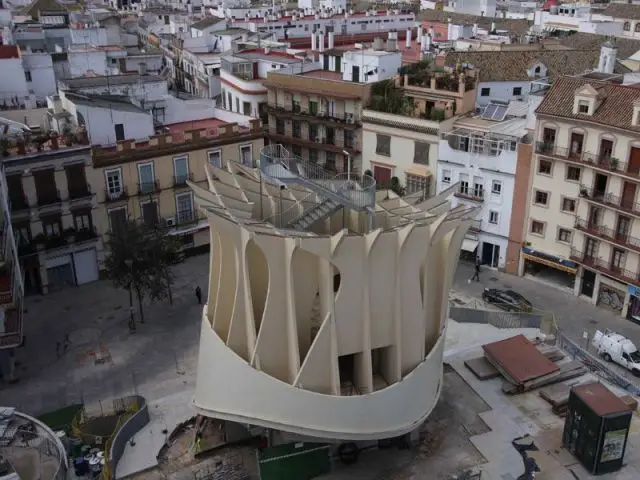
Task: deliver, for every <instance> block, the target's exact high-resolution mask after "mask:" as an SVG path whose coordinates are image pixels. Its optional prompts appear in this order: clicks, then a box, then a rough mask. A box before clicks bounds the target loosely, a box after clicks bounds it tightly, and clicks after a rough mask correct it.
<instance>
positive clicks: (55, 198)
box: [37, 189, 61, 207]
mask: <svg viewBox="0 0 640 480" xmlns="http://www.w3.org/2000/svg"><path fill="white" fill-rule="evenodd" d="M37 195H38V206H39V207H46V206H48V205H55V204H57V203H60V202H61V200H60V191H59V190H57V189H56V190H55V191H51V192H43V193H40V192H37Z"/></svg>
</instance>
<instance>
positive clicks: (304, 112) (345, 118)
mask: <svg viewBox="0 0 640 480" xmlns="http://www.w3.org/2000/svg"><path fill="white" fill-rule="evenodd" d="M267 109H268V111H269V112H270V113H273V114H276V115H277V114H285V115H288V116H296V117H301V118H304V117H306V118H309V119H315V120H319V121H328V122H339V123H343V124H345V125H359V124H360V115H357V114H355V113H346V112H344V113H338V112H336V111H335V110H333V111H332V110H311V109H309V108H306V109H303V108H302V107H301V106H300V105H294V104H288V105H287V104H281V103H278V104H276V105H273V104H269V105H267Z"/></svg>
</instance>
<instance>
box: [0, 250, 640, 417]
mask: <svg viewBox="0 0 640 480" xmlns="http://www.w3.org/2000/svg"><path fill="white" fill-rule="evenodd" d="M472 274H473V266H472V265H469V264H466V263H461V264H460V266H459V268H458V271H457V272H456V278H455V282H454V283H455V285H454V290H455V291H456V293H458V294H462V295H465V296H469V297H471V298H480V296H481V294H482V290H483V288H484V287H485V286H496V287H501V286H503V287H506V286H509V287H512V288H514V289H515V290H517V291H518V292H520V293H521V294H523V295H524V296H525V297H527V298H528V299H529V300H531V301H532V302H533V303H534V305H536V306H538V307H540V308H543V309H545V310H553V311H554V312H555V314H556V319H557V321H558V324H559V325H560V327H561V328H563V329H564V330H565V331H566V332H567V333H568V335H569V336H570V337H571V338H573V339H575V340H580V339H581V338H582V332H583V331H584V330H587V331H589V332H590V333H592V332H593V331H594V330H595V329H596V328H611V329H614V330H616V331H618V332H620V333H622V334H623V335H626V336H628V337H629V338H631V339H632V340H633V341H634V342H635V343H636V344H638V345H640V326H637V325H635V324H633V323H631V322H629V321H627V320H624V319H621V318H619V317H618V316H617V315H615V314H614V313H612V312H610V311H607V310H604V309H601V308H595V307H593V306H592V305H591V304H590V303H588V302H587V301H584V300H583V299H580V298H576V297H574V296H573V295H570V294H567V293H566V292H563V291H561V290H558V289H555V288H553V287H550V286H548V285H544V284H541V283H538V282H535V281H532V280H529V279H526V278H519V277H514V276H511V275H506V274H502V273H500V272H494V271H490V270H484V271H483V272H482V273H481V282H472V283H468V279H469V278H471V276H472ZM196 284H199V285H200V286H201V288H202V291H203V292H206V290H207V288H206V286H207V284H208V256H207V255H202V256H198V257H192V258H189V259H187V260H186V261H185V263H184V264H181V265H179V266H177V267H176V284H175V285H174V288H173V290H174V304H173V305H169V304H168V302H160V303H155V304H150V305H147V306H146V307H145V317H146V322H145V323H144V324H140V323H139V324H138V332H137V333H136V334H133V335H132V334H130V333H129V332H128V329H127V321H128V316H129V308H128V296H127V294H126V292H124V291H118V290H115V289H114V288H113V287H112V286H111V284H110V283H109V282H106V281H101V282H96V283H93V284H89V285H84V286H82V287H78V288H70V289H68V290H65V291H61V292H57V293H55V294H51V295H48V296H32V297H28V298H27V299H26V302H25V303H26V308H27V313H26V314H25V329H26V335H27V342H26V346H25V348H23V349H20V350H19V352H18V354H17V355H18V361H19V362H20V365H19V367H18V368H19V374H20V376H21V380H20V382H19V383H17V384H15V385H2V386H0V405H15V406H17V407H18V408H20V409H22V410H24V411H25V412H27V413H32V414H39V413H42V412H45V411H48V410H52V409H55V408H58V407H61V406H64V405H67V404H70V403H74V402H84V403H86V404H95V403H97V402H98V401H99V400H104V399H109V398H112V397H117V396H121V395H127V394H132V393H134V392H138V393H140V394H142V395H144V396H145V397H146V398H147V399H149V400H154V399H157V398H161V397H164V396H167V395H170V394H172V393H175V392H177V391H180V390H184V389H192V388H193V386H194V383H195V370H196V364H197V351H198V336H199V327H200V319H201V307H200V306H199V305H198V304H197V302H196V299H195V295H194V288H195V285H196ZM67 335H68V336H69V337H68V338H69V342H70V346H69V349H68V351H67V352H66V354H64V355H63V356H62V358H60V359H58V358H57V357H56V343H57V342H61V344H64V340H65V337H66V336H67ZM580 341H581V340H580Z"/></svg>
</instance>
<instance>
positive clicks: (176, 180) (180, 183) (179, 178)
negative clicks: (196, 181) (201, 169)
mask: <svg viewBox="0 0 640 480" xmlns="http://www.w3.org/2000/svg"><path fill="white" fill-rule="evenodd" d="M187 180H188V181H192V180H193V175H192V174H191V173H185V174H183V175H174V176H173V186H174V187H185V186H186V185H187Z"/></svg>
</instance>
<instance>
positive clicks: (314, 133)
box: [309, 124, 320, 143]
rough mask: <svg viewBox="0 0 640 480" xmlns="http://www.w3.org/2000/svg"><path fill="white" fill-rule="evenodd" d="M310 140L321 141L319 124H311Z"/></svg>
mask: <svg viewBox="0 0 640 480" xmlns="http://www.w3.org/2000/svg"><path fill="white" fill-rule="evenodd" d="M309 140H310V141H312V142H316V143H320V136H319V135H318V126H317V125H313V124H309Z"/></svg>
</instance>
